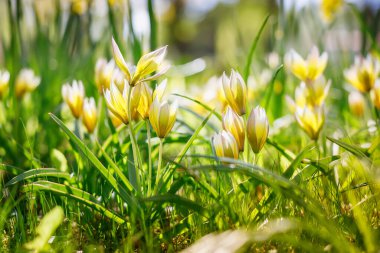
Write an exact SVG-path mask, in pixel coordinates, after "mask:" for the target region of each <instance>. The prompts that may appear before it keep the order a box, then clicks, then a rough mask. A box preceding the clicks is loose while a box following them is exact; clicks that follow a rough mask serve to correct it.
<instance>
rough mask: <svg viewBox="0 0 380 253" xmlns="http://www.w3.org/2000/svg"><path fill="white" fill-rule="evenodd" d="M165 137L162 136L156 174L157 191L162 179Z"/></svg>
mask: <svg viewBox="0 0 380 253" xmlns="http://www.w3.org/2000/svg"><path fill="white" fill-rule="evenodd" d="M163 143H164V142H163V139H161V138H160V147H159V150H158V165H157V174H156V185H155V188H156V189H155V192H156V193H157V191H158V182H159V181H160V175H161V166H162V153H163Z"/></svg>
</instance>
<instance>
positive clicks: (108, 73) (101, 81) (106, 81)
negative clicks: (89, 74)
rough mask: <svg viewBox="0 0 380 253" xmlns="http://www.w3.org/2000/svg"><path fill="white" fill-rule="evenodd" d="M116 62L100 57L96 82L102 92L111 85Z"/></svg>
mask: <svg viewBox="0 0 380 253" xmlns="http://www.w3.org/2000/svg"><path fill="white" fill-rule="evenodd" d="M114 69H115V62H114V61H113V60H111V61H109V62H107V60H106V59H103V58H101V59H99V60H97V62H96V65H95V84H96V86H97V87H98V91H99V93H100V94H103V91H104V90H105V89H108V88H109V87H110V85H111V80H112V77H113V71H114Z"/></svg>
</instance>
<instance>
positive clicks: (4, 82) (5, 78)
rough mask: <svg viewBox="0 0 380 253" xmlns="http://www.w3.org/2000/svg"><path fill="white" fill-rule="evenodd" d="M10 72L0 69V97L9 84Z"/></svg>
mask: <svg viewBox="0 0 380 253" xmlns="http://www.w3.org/2000/svg"><path fill="white" fill-rule="evenodd" d="M9 78H10V74H9V72H8V71H6V70H5V71H0V99H1V98H2V97H3V96H4V95H5V93H6V92H7V89H8V86H9Z"/></svg>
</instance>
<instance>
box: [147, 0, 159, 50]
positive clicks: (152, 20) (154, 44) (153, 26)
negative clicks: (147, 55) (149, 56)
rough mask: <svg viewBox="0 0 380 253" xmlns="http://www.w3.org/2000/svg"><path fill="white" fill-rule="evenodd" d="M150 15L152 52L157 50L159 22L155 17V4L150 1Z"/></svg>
mask: <svg viewBox="0 0 380 253" xmlns="http://www.w3.org/2000/svg"><path fill="white" fill-rule="evenodd" d="M148 13H149V23H150V50H151V51H153V50H154V49H156V48H157V20H156V18H155V16H154V10H153V2H152V0H148Z"/></svg>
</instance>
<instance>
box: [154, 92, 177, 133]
mask: <svg viewBox="0 0 380 253" xmlns="http://www.w3.org/2000/svg"><path fill="white" fill-rule="evenodd" d="M176 114H177V104H176V103H174V104H172V105H169V103H168V102H167V101H163V102H160V101H159V100H158V98H157V97H156V98H155V99H154V101H153V103H152V105H151V106H150V112H149V121H150V124H151V125H152V127H153V129H154V131H156V134H157V136H158V137H160V138H165V137H166V136H167V135H168V133H169V132H170V130H171V129H172V128H173V125H174V123H175V120H176Z"/></svg>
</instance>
